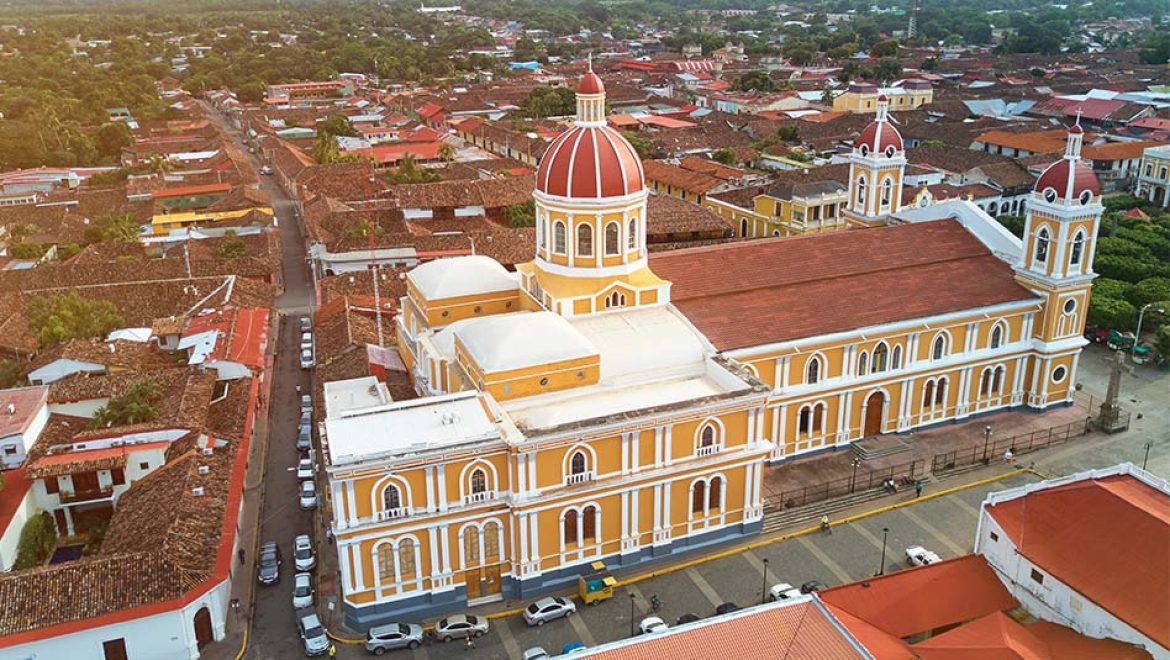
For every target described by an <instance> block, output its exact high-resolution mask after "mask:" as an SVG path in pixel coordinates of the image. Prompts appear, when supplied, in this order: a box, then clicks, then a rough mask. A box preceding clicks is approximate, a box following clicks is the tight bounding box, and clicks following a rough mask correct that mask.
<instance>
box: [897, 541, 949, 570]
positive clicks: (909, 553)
mask: <svg viewBox="0 0 1170 660" xmlns="http://www.w3.org/2000/svg"><path fill="white" fill-rule="evenodd" d="M940 561H942V559H940V558H939V556H938V555H937V554H935V553H933V552H931V551H930V550H927V549H926V548H924V547H922V546H920V545H912V546H910V547H909V548H906V563H908V564H910V565H911V566H929V565H930V564H937V563H938V562H940Z"/></svg>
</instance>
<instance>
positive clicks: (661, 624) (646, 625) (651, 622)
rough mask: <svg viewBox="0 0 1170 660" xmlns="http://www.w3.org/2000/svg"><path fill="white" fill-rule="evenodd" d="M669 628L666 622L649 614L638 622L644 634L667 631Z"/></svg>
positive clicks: (639, 628)
mask: <svg viewBox="0 0 1170 660" xmlns="http://www.w3.org/2000/svg"><path fill="white" fill-rule="evenodd" d="M668 628H669V626H667V625H666V622H665V621H663V620H662V619H660V618H658V617H656V616H648V617H646V618H645V619H642V623H639V624H638V630H641V631H642V634H643V635H653V634H655V633H660V632H666V630H667V629H668Z"/></svg>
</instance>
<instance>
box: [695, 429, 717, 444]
mask: <svg viewBox="0 0 1170 660" xmlns="http://www.w3.org/2000/svg"><path fill="white" fill-rule="evenodd" d="M714 444H715V427H714V426H713V425H711V424H707V425H706V426H704V427H703V430H702V431H700V432H699V446H700V447H710V446H712V445H714Z"/></svg>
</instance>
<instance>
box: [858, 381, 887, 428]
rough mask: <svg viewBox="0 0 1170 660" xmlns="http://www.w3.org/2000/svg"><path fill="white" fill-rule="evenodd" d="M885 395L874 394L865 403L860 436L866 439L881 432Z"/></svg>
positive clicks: (882, 393)
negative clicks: (863, 425) (863, 420)
mask: <svg viewBox="0 0 1170 660" xmlns="http://www.w3.org/2000/svg"><path fill="white" fill-rule="evenodd" d="M885 407H886V393H885V392H882V391H880V390H879V391H877V392H874V393H873V394H870V395H869V398H868V399H866V401H865V428H864V429H863V432H862V434H861V435H862V436H863V437H866V438H868V437H869V436H871V435H878V434H879V433H881V432H882V413H883V412H885Z"/></svg>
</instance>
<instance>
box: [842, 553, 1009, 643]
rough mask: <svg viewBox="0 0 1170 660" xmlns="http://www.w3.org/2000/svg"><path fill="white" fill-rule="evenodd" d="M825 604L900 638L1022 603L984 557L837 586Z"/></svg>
mask: <svg viewBox="0 0 1170 660" xmlns="http://www.w3.org/2000/svg"><path fill="white" fill-rule="evenodd" d="M820 596H821V600H823V601H824V602H825V603H826V604H828V605H832V606H833V607H839V608H841V609H842V610H845V611H846V612H848V613H849V614H852V615H853V616H855V617H857V618H859V619H861V620H863V621H865V622H867V623H869V624H870V625H872V626H875V627H876V628H878V629H879V630H881V631H883V632H885V633H888V634H890V635H893V636H894V637H899V638H901V637H909V636H910V635H916V634H918V633H921V632H927V631H929V630H934V629H936V628H941V627H943V626H951V625H955V624H959V623H963V622H966V621H971V620H972V619H976V618H979V617H981V616H986V615H988V614H992V613H994V612H999V611H1002V610H1008V609H1011V608H1013V607H1015V606H1016V605H1017V603H1016V600H1015V599H1014V598H1012V595H1011V594H1010V593H1008V590H1007V589H1006V588H1004V586H1003V583H1002V582H1000V581H999V578H997V577H996V576H995V572H994V571H993V570H992V569H991V567H990V566H988V565H987V563H986V562H985V561H984V560H983V558H982V557H980V556H978V555H966V556H964V557H959V558H957V559H949V560H946V561H942V562H939V563H937V564H931V565H930V566H922V567H919V568H914V569H910V570H906V571H898V572H897V573H891V574H888V575H883V576H881V577H875V578H871V579H869V580H863V581H861V582H852V583H849V584H844V585H841V586H839V587H832V588H829V589H826V590H824V591H822V592H821V593H820Z"/></svg>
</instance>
